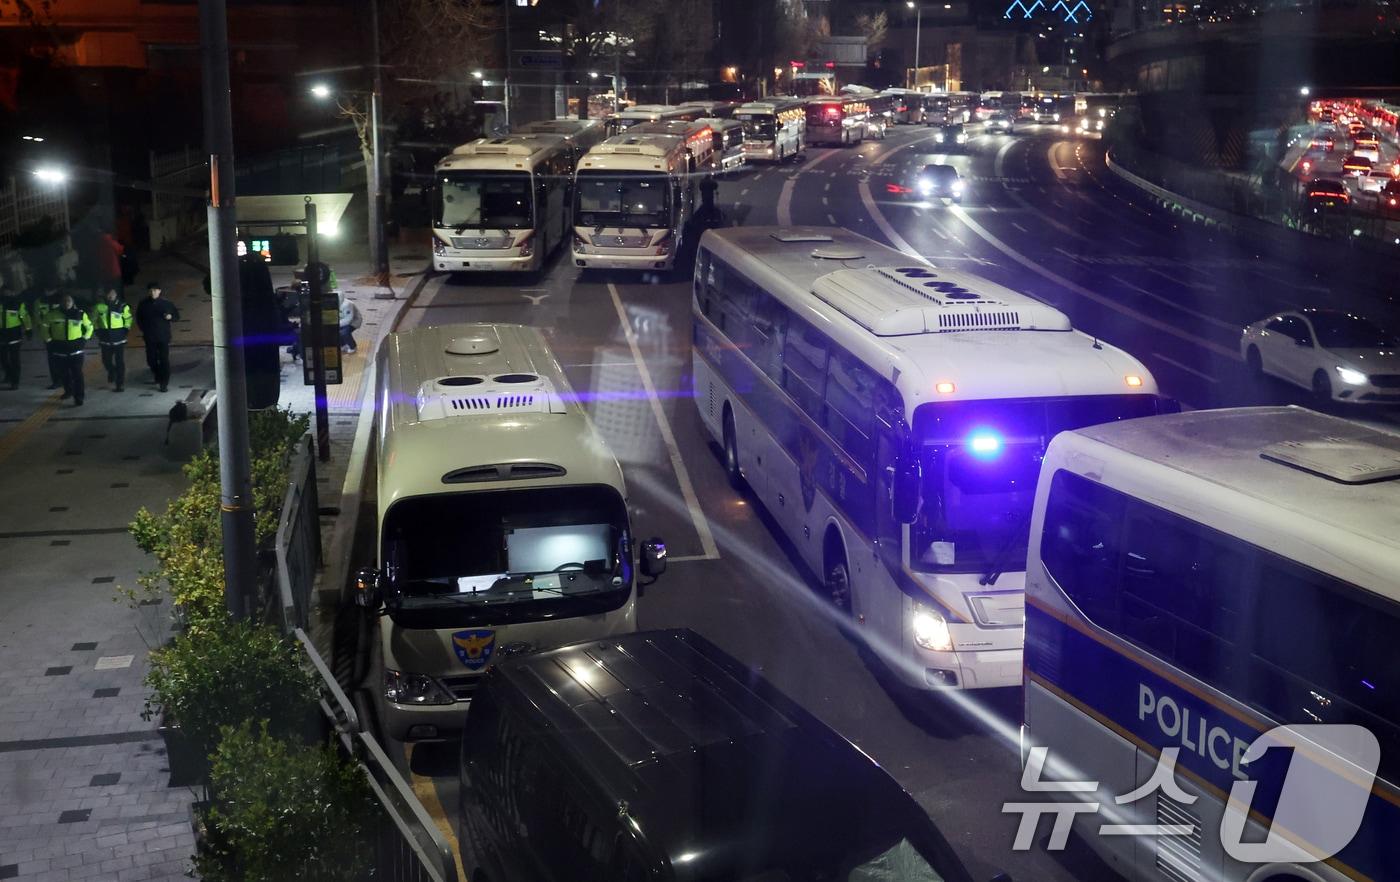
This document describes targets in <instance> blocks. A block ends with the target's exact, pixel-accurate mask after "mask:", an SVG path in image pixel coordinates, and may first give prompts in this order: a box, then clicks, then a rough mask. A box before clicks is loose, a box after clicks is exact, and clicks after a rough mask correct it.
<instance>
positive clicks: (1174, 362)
mask: <svg viewBox="0 0 1400 882" xmlns="http://www.w3.org/2000/svg"><path fill="white" fill-rule="evenodd" d="M1152 357H1153V358H1156V359H1159V360H1161V361H1164V362H1166V363H1167V364H1169V365H1171V366H1172V367H1174V368H1180V369H1181V370H1183V371H1186V373H1188V374H1195V375H1196V376H1198V377H1200V378H1201V379H1202V380H1205V381H1206V382H1207V383H1219V382H1220V381H1219V380H1217V379H1216V378H1215V377H1212V376H1211V375H1210V374H1204V373H1201V372H1200V371H1198V370H1196V369H1195V368H1193V367H1190V366H1188V365H1184V364H1182V363H1181V362H1179V361H1177V360H1176V359H1174V358H1167V357H1166V356H1165V355H1163V354H1162V353H1160V352H1154V353H1152Z"/></svg>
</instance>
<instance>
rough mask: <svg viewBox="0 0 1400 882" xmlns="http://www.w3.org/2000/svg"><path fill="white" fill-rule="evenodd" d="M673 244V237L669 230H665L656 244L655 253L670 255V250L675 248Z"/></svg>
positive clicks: (674, 241)
mask: <svg viewBox="0 0 1400 882" xmlns="http://www.w3.org/2000/svg"><path fill="white" fill-rule="evenodd" d="M675 244H676V239H675V235H674V234H673V233H672V232H671V231H670V230H667V231H666V232H665V234H664V235H662V237H661V239H660V240H659V241H658V242H657V243H656V253H657V254H670V253H671V249H672V248H673V247H675Z"/></svg>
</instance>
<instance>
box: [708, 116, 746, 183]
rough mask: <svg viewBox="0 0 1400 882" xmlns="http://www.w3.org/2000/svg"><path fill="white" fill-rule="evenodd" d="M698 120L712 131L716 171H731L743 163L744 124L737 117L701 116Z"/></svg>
mask: <svg viewBox="0 0 1400 882" xmlns="http://www.w3.org/2000/svg"><path fill="white" fill-rule="evenodd" d="M699 121H700V122H702V123H704V124H705V125H707V126H709V127H710V130H711V131H712V132H713V133H714V141H715V148H714V149H715V156H714V166H715V169H716V170H717V171H722V172H727V171H733V170H734V169H736V168H738V167H739V166H741V165H743V164H744V159H745V153H744V124H743V123H741V122H739V121H738V120H737V119H720V118H718V117H702V118H701V119H700V120H699Z"/></svg>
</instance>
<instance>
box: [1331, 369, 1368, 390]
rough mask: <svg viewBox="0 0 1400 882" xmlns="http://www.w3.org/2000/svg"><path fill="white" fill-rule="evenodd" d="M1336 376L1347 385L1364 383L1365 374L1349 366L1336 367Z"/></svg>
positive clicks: (1361, 384) (1362, 384)
mask: <svg viewBox="0 0 1400 882" xmlns="http://www.w3.org/2000/svg"><path fill="white" fill-rule="evenodd" d="M1337 376H1339V377H1341V378H1342V382H1343V383H1346V384H1347V385H1348V386H1364V385H1366V375H1365V374H1363V373H1361V371H1358V370H1354V369H1352V368H1349V367H1339V368H1337Z"/></svg>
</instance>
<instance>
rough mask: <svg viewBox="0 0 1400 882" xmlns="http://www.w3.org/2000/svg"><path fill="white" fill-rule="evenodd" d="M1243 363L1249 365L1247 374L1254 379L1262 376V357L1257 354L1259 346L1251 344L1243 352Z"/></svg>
mask: <svg viewBox="0 0 1400 882" xmlns="http://www.w3.org/2000/svg"><path fill="white" fill-rule="evenodd" d="M1244 363H1245V364H1246V365H1248V366H1249V375H1250V376H1251V377H1254V378H1255V379H1256V380H1258V379H1262V378H1263V377H1264V359H1263V358H1262V357H1261V356H1260V355H1259V347H1258V346H1251V347H1249V350H1248V351H1247V352H1245V354H1244Z"/></svg>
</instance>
